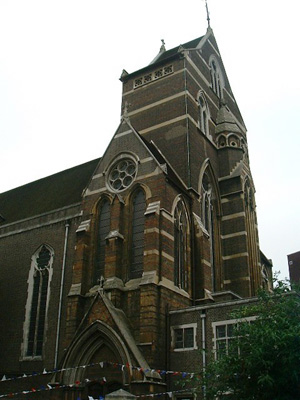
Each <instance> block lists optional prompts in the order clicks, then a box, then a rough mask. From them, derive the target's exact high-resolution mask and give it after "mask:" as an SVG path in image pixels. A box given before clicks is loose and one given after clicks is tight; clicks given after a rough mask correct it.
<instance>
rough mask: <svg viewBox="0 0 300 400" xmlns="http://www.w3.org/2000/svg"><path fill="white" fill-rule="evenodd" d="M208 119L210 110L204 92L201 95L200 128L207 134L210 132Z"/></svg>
mask: <svg viewBox="0 0 300 400" xmlns="http://www.w3.org/2000/svg"><path fill="white" fill-rule="evenodd" d="M208 119H209V112H208V106H207V102H206V99H205V97H204V95H203V94H200V96H199V126H200V130H201V131H202V132H203V133H204V134H205V135H207V134H208Z"/></svg>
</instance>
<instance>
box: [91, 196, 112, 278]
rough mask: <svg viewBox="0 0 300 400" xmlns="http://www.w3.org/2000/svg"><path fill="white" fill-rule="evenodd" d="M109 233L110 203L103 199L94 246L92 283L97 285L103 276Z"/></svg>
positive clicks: (99, 210) (99, 209)
mask: <svg viewBox="0 0 300 400" xmlns="http://www.w3.org/2000/svg"><path fill="white" fill-rule="evenodd" d="M109 231H110V203H109V201H108V199H104V200H103V201H102V202H101V203H100V207H99V208H98V235H97V246H96V266H95V275H94V283H95V284H97V283H99V279H100V278H101V276H104V267H105V253H106V237H107V236H108V234H109Z"/></svg>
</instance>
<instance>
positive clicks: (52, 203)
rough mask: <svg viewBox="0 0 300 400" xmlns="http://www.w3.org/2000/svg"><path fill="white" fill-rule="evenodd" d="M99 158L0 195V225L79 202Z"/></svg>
mask: <svg viewBox="0 0 300 400" xmlns="http://www.w3.org/2000/svg"><path fill="white" fill-rule="evenodd" d="M98 162H99V158H97V159H95V160H92V161H89V162H87V163H85V164H81V165H78V166H76V167H73V168H70V169H67V170H65V171H61V172H59V173H57V174H54V175H51V176H48V177H46V178H43V179H39V180H37V181H34V182H31V183H28V184H26V185H23V186H20V187H18V188H16V189H12V190H9V191H7V192H4V193H1V194H0V214H1V216H2V217H3V219H4V220H2V219H0V226H1V225H5V224H9V223H12V222H16V221H19V220H22V219H25V218H30V217H33V216H35V215H40V214H43V213H47V212H50V211H53V210H57V209H60V208H62V207H66V206H69V205H71V204H76V203H79V202H80V201H81V196H82V191H83V189H84V188H85V187H86V185H87V183H88V181H89V178H90V177H91V175H92V174H93V172H94V170H95V168H96V166H97V164H98Z"/></svg>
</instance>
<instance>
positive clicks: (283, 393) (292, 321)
mask: <svg viewBox="0 0 300 400" xmlns="http://www.w3.org/2000/svg"><path fill="white" fill-rule="evenodd" d="M250 316H255V317H256V319H255V320H254V321H252V322H251V323H249V321H247V318H248V317H250ZM233 318H236V319H237V320H238V321H239V322H238V323H237V324H236V325H235V327H234V330H233V332H234V333H233V336H234V338H233V339H232V340H230V346H229V348H228V349H227V352H224V354H222V355H220V356H219V357H218V359H217V360H215V361H212V362H211V363H209V364H208V366H207V368H206V370H205V372H204V375H203V379H202V383H201V386H202V389H203V391H204V392H205V398H206V399H207V400H210V399H216V398H218V399H223V398H226V399H227V398H228V399H232V400H233V399H234V400H235V399H239V400H254V399H255V400H265V399H266V400H292V399H293V400H294V399H300V295H299V290H298V289H295V290H293V291H291V290H290V289H289V286H288V284H287V283H286V282H282V281H278V282H277V286H276V288H275V289H274V293H273V294H270V293H266V292H262V293H260V295H259V298H258V301H257V302H256V303H255V304H254V305H251V306H247V307H245V308H243V309H241V310H239V311H237V312H235V313H234V315H233ZM223 396H224V397H223Z"/></svg>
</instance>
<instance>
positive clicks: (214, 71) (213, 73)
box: [209, 59, 222, 98]
mask: <svg viewBox="0 0 300 400" xmlns="http://www.w3.org/2000/svg"><path fill="white" fill-rule="evenodd" d="M209 66H210V77H211V86H212V89H213V91H214V92H215V93H216V95H217V96H218V97H220V98H221V97H222V77H221V72H220V68H219V66H218V64H217V62H216V61H215V60H214V59H212V60H211V61H210V63H209Z"/></svg>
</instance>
